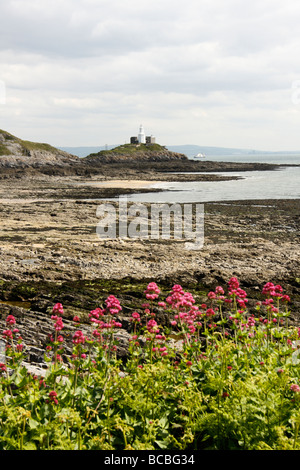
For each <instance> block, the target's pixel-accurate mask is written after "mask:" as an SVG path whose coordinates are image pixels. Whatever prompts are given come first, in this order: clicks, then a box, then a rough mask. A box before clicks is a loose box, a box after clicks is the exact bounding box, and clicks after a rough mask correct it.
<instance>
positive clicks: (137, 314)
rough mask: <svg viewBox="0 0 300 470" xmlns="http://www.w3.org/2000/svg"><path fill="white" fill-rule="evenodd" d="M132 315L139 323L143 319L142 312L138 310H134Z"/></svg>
mask: <svg viewBox="0 0 300 470" xmlns="http://www.w3.org/2000/svg"><path fill="white" fill-rule="evenodd" d="M131 317H132V318H131V320H132V321H134V322H137V323H139V322H140V321H141V317H140V314H139V313H138V312H133V313H132V315H131Z"/></svg>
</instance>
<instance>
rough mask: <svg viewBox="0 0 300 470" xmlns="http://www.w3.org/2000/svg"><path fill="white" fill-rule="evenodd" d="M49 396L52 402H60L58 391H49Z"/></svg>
mask: <svg viewBox="0 0 300 470" xmlns="http://www.w3.org/2000/svg"><path fill="white" fill-rule="evenodd" d="M49 398H50V401H51V402H52V403H55V405H57V404H58V400H57V393H56V392H55V391H54V390H53V391H52V392H49Z"/></svg>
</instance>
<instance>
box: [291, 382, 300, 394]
mask: <svg viewBox="0 0 300 470" xmlns="http://www.w3.org/2000/svg"><path fill="white" fill-rule="evenodd" d="M290 390H292V392H295V393H298V392H300V387H299V385H297V384H292V385H291V386H290Z"/></svg>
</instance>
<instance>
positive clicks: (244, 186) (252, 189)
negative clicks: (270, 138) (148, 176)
mask: <svg viewBox="0 0 300 470" xmlns="http://www.w3.org/2000/svg"><path fill="white" fill-rule="evenodd" d="M188 156H189V155H188ZM206 160H210V161H228V162H259V163H277V164H299V165H300V155H294V154H292V155H289V154H287V155H276V154H274V155H255V156H254V155H251V156H250V155H249V156H248V155H247V156H246V155H243V156H238V155H226V156H217V157H211V156H209V157H207V158H206ZM215 174H220V175H222V174H223V175H234V176H236V175H237V176H240V177H242V179H240V180H232V181H214V182H208V181H205V182H201V181H197V182H173V183H159V184H154V185H153V186H152V187H154V188H159V189H163V190H164V191H162V192H159V193H143V194H132V195H128V196H127V198H128V200H130V201H136V202H162V203H176V202H181V203H189V202H190V203H191V202H199V203H201V202H208V201H211V202H221V201H230V200H247V199H300V166H299V167H284V168H281V169H280V170H274V171H245V172H243V171H241V172H232V173H228V172H226V173H221V172H220V173H215Z"/></svg>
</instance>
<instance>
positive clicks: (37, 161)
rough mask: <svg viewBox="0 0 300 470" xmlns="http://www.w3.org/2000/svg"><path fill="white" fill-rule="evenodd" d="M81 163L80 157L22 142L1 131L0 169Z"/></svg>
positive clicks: (47, 145)
mask: <svg viewBox="0 0 300 470" xmlns="http://www.w3.org/2000/svg"><path fill="white" fill-rule="evenodd" d="M79 162H80V158H79V157H77V156H75V155H71V154H69V153H67V152H64V151H62V150H59V149H57V148H55V147H52V146H51V145H49V144H44V143H36V142H30V141H25V140H21V139H19V138H18V137H15V136H14V135H12V134H9V133H8V132H6V131H2V130H0V168H41V167H45V166H57V167H63V166H70V165H74V164H75V165H76V164H77V163H79Z"/></svg>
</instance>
